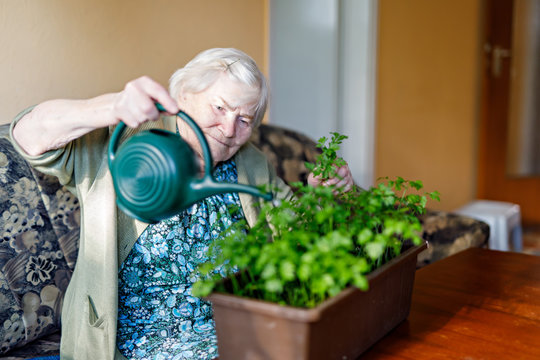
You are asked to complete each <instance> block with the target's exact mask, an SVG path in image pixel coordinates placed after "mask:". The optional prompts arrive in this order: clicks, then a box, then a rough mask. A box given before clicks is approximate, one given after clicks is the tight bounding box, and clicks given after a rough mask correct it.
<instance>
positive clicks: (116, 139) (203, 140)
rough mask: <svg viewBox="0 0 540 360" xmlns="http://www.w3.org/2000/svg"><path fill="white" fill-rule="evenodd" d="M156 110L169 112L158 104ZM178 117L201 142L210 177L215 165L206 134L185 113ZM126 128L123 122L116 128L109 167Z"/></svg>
mask: <svg viewBox="0 0 540 360" xmlns="http://www.w3.org/2000/svg"><path fill="white" fill-rule="evenodd" d="M155 104H156V108H157V109H158V110H159V111H160V112H167V110H166V109H165V108H164V107H163V105H161V104H160V103H158V102H156V103H155ZM176 116H179V117H180V118H182V119H183V120H184V121H185V122H187V123H188V125H189V126H190V127H191V128H192V129H193V131H194V132H195V135H196V136H197V139H198V140H199V142H200V144H201V149H202V152H203V158H204V174H205V175H204V176H205V177H206V176H210V177H211V174H212V165H213V163H214V161H213V159H212V153H211V152H210V147H209V146H208V142H207V141H206V138H205V137H204V134H203V132H202V130H201V128H200V127H199V126H198V125H197V123H195V121H194V120H193V119H192V118H191V117H190V116H189V115H188V114H186V113H185V112H183V111H181V110H180V111H179V112H178V113H177V114H176ZM125 128H126V124H124V123H123V122H122V121H120V122H119V123H118V125H117V126H116V129H115V130H114V132H113V134H112V136H111V140H110V142H109V149H108V150H109V167H111V166H112V162H113V161H114V158H115V156H116V150H117V149H118V144H119V143H120V137H121V136H122V133H123V132H124V130H125Z"/></svg>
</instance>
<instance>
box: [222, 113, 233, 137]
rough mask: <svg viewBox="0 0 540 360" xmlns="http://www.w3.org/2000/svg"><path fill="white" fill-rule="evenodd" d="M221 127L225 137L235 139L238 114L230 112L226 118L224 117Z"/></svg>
mask: <svg viewBox="0 0 540 360" xmlns="http://www.w3.org/2000/svg"><path fill="white" fill-rule="evenodd" d="M220 127H221V132H222V133H223V136H225V137H228V138H231V137H234V134H235V130H236V114H234V113H232V112H228V113H227V114H226V115H225V116H223V118H222V120H221V126H220Z"/></svg>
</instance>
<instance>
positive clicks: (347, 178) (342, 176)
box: [307, 164, 354, 191]
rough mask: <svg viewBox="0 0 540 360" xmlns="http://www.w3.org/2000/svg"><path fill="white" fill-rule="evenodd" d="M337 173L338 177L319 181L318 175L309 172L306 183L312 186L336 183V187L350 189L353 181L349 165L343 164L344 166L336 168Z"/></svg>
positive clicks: (344, 189)
mask: <svg viewBox="0 0 540 360" xmlns="http://www.w3.org/2000/svg"><path fill="white" fill-rule="evenodd" d="M337 174H338V176H339V177H335V178H332V179H328V180H326V181H321V179H320V178H319V177H316V176H314V175H313V173H310V174H309V175H308V179H307V181H308V184H309V185H312V186H319V185H323V186H329V185H336V187H338V188H343V191H349V190H351V189H352V187H353V185H354V181H353V177H352V174H351V170H350V169H349V166H348V165H347V164H345V165H344V166H342V167H340V168H339V169H337Z"/></svg>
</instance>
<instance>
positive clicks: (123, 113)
mask: <svg viewBox="0 0 540 360" xmlns="http://www.w3.org/2000/svg"><path fill="white" fill-rule="evenodd" d="M155 102H159V103H161V105H163V107H164V108H165V109H166V110H167V112H169V113H170V114H176V113H177V112H178V111H179V109H178V105H177V104H176V101H174V99H173V98H172V97H171V96H170V95H169V92H168V91H167V90H166V89H165V88H164V87H163V86H161V85H160V84H159V83H157V82H156V81H154V80H152V79H151V78H149V77H148V76H143V77H140V78H138V79H135V80H133V81H130V82H128V83H127V84H126V86H125V88H124V90H123V91H121V92H119V93H118V94H117V96H116V99H115V101H114V104H113V116H114V117H115V119H117V121H118V122H119V121H123V122H124V123H125V124H126V125H127V126H129V127H132V128H136V127H138V126H139V125H141V124H142V123H144V122H146V121H151V120H157V119H158V118H159V111H158V110H157V108H156V105H155Z"/></svg>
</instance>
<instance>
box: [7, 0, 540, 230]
mask: <svg viewBox="0 0 540 360" xmlns="http://www.w3.org/2000/svg"><path fill="white" fill-rule="evenodd" d="M539 2H540V1H539V0H514V1H512V0H437V1H432V0H407V1H402V0H361V1H357V0H295V1H290V0H219V1H218V0H198V1H193V0H129V1H127V0H115V1H110V0H94V1H84V0H47V1H44V0H43V1H37V0H17V1H12V0H0V79H1V81H2V83H1V84H0V123H1V124H4V123H8V122H10V121H11V119H12V118H13V117H14V116H15V115H16V114H17V113H18V112H19V111H21V110H22V109H24V108H25V107H27V106H30V105H32V104H36V103H38V102H41V101H44V100H47V99H52V98H87V97H93V96H96V95H99V94H102V93H105V92H115V91H120V90H122V88H123V86H124V85H125V83H126V82H128V81H129V80H131V79H134V78H137V77H139V76H141V75H148V76H150V77H152V78H154V79H155V80H157V81H159V82H160V83H162V84H163V85H164V86H167V82H168V78H169V76H170V75H171V74H172V73H173V71H174V70H176V69H177V68H179V67H182V66H183V65H184V64H185V63H186V62H187V61H189V60H190V59H191V58H192V57H193V56H195V55H196V54H197V53H198V52H200V51H202V50H204V49H207V48H211V47H236V48H239V49H241V50H243V51H245V52H246V53H248V54H250V55H251V56H252V57H253V58H254V59H255V61H257V63H258V64H259V65H260V67H261V69H262V70H263V71H264V72H265V74H266V75H267V76H268V78H269V82H270V86H271V91H272V95H271V105H270V109H269V113H268V114H267V116H266V118H265V121H266V122H269V123H273V124H277V125H281V126H285V127H288V128H292V129H295V130H299V131H301V132H303V133H304V134H306V135H309V136H311V137H313V138H314V139H317V138H319V137H321V136H326V135H328V133H329V132H330V131H339V132H341V133H343V134H345V135H347V136H348V137H349V139H348V140H347V141H346V143H345V144H344V146H343V156H344V157H345V158H346V160H347V161H348V162H349V164H350V166H351V169H352V171H353V175H354V177H355V180H356V181H357V182H358V183H359V184H360V185H362V186H369V185H372V184H374V183H375V182H376V179H377V178H378V177H381V176H390V177H395V176H401V177H404V178H407V179H411V180H422V181H423V183H424V187H425V190H426V191H433V190H438V191H439V192H440V193H441V202H440V203H436V202H431V203H429V204H428V206H429V207H431V208H434V209H441V210H448V211H451V210H453V209H456V208H458V207H460V206H462V205H464V204H466V203H468V202H470V201H471V200H474V199H477V198H484V199H493V200H502V201H509V202H513V203H517V204H519V205H520V206H521V211H522V219H523V221H524V223H526V224H532V225H534V224H537V223H540V205H539V204H540V176H539V175H538V172H540V167H539V166H537V165H536V164H537V162H538V159H537V158H540V154H539V152H540V149H539V148H538V147H535V146H536V145H538V144H539V143H540V141H538V134H540V125H535V122H534V119H535V118H536V119H538V115H537V113H538V111H537V110H538V103H539V102H540V96H538V91H539V90H538V88H539V86H538V78H539V71H538V69H537V66H536V65H535V64H536V63H538V59H540V52H539V50H538V49H539V45H538V44H539V41H538V39H537V38H538V28H539V25H538V19H539V18H540V11H539V5H538V3H539ZM535 29H536V30H535ZM535 31H536V35H534V36H533V35H531V34H534V33H535ZM531 59H533V60H532V61H531ZM534 59H536V61H534ZM525 71H528V72H525ZM530 79H536V80H537V81H536V83H535V82H534V81H531V80H530ZM535 84H536V85H535ZM535 91H536V92H535ZM535 111H536V113H535ZM524 114H525V115H524ZM531 114H532V115H531ZM535 114H536V115H535ZM512 118H515V119H517V120H515V121H514V122H511V119H512ZM536 126H537V127H536ZM535 136H536V137H535ZM535 159H536V160H535Z"/></svg>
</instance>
